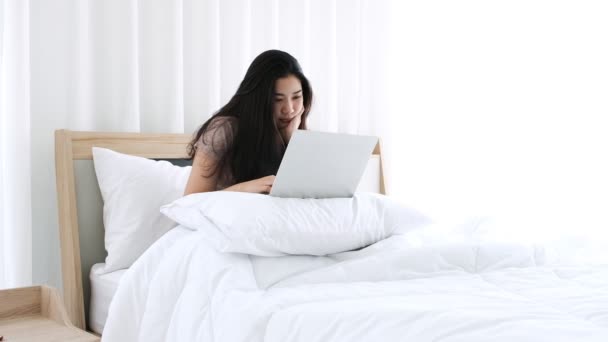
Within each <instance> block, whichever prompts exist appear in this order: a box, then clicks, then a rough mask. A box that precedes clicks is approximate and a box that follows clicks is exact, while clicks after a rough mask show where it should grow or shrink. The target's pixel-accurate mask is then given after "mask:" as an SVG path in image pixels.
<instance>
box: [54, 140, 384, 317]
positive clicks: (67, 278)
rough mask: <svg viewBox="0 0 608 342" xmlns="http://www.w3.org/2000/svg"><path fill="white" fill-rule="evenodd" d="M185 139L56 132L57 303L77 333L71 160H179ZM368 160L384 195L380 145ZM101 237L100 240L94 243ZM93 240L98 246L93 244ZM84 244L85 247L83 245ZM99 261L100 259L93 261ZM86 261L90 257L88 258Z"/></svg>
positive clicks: (77, 241)
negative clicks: (96, 155) (103, 154)
mask: <svg viewBox="0 0 608 342" xmlns="http://www.w3.org/2000/svg"><path fill="white" fill-rule="evenodd" d="M191 138H192V136H191V135H190V134H151V133H101V132H75V131H68V130H58V131H56V132H55V168H56V181H57V202H58V203H57V205H58V214H59V239H60V245H61V268H62V280H63V299H64V302H65V307H66V309H67V312H68V315H69V317H70V319H71V320H72V323H73V324H74V325H75V326H77V327H79V328H82V329H85V328H86V321H85V305H84V295H83V276H84V277H88V273H87V272H88V270H84V272H83V269H82V266H83V264H82V260H83V258H84V257H85V255H83V254H82V253H85V254H86V253H87V252H88V250H86V249H85V250H84V251H83V250H81V246H82V245H83V244H84V241H83V240H84V239H86V238H89V239H90V238H91V235H90V234H88V235H87V236H86V237H85V236H84V234H81V228H80V227H79V217H78V206H77V198H76V194H77V189H76V184H77V182H76V177H75V171H74V169H75V161H76V160H89V161H90V160H92V159H93V155H92V147H94V146H95V147H103V148H108V149H111V150H114V151H116V152H120V153H124V154H129V155H134V156H139V157H144V158H151V159H168V160H172V159H185V158H188V155H187V153H186V151H187V145H188V143H189V142H190V139H191ZM372 158H377V159H378V167H379V169H378V172H379V173H378V175H379V184H378V190H379V192H380V193H382V194H385V193H386V186H385V179H384V172H383V171H384V170H383V166H382V165H383V161H382V156H381V147H380V142H379V143H378V145H377V146H376V148H375V149H374V152H373V156H372ZM98 233H99V234H97V235H95V236H97V237H95V240H96V241H89V243H93V244H95V245H97V246H99V248H103V243H104V241H103V232H98ZM99 236H101V238H99ZM97 240H99V241H97ZM85 245H86V244H85ZM95 258H97V259H99V260H97V259H96V260H94V261H95V262H103V261H104V260H103V257H100V256H96V257H95ZM89 259H90V258H89Z"/></svg>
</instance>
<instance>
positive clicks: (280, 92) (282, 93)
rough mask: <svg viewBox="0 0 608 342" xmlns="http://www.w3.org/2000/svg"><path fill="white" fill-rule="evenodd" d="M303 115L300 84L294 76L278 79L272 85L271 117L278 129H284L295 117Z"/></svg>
mask: <svg viewBox="0 0 608 342" xmlns="http://www.w3.org/2000/svg"><path fill="white" fill-rule="evenodd" d="M302 113H304V98H303V94H302V84H301V83H300V80H299V79H298V78H297V77H296V76H294V75H289V76H287V77H283V78H279V79H277V80H276V82H275V84H274V105H273V113H272V114H273V117H274V120H275V122H276V124H277V127H278V128H279V129H282V128H285V127H287V126H288V125H289V122H290V121H291V120H293V119H294V118H295V117H297V116H299V115H302Z"/></svg>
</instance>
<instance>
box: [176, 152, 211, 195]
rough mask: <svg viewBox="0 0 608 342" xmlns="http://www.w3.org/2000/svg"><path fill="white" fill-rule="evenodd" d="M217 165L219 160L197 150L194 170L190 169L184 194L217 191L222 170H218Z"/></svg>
mask: <svg viewBox="0 0 608 342" xmlns="http://www.w3.org/2000/svg"><path fill="white" fill-rule="evenodd" d="M216 166H217V160H214V159H213V158H210V157H209V156H207V155H205V154H204V153H198V152H197V153H196V154H195V155H194V160H193V161H192V171H190V177H188V183H186V190H184V195H190V194H194V193H197V192H207V191H215V190H216V188H217V181H218V178H219V172H220V171H219V170H216Z"/></svg>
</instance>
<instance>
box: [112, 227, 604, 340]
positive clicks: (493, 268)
mask: <svg viewBox="0 0 608 342" xmlns="http://www.w3.org/2000/svg"><path fill="white" fill-rule="evenodd" d="M102 339H103V340H104V341H147V342H150V341H216V342H231V341H235V342H236V341H238V342H241V341H248V342H249V341H266V342H279V341H281V342H289V341H307V342H313V341H417V342H424V341H467V342H475V341H588V342H591V341H602V342H605V341H608V265H606V266H602V265H596V266H577V267H573V266H565V265H564V266H560V265H558V264H553V263H552V262H551V260H550V259H549V257H548V254H547V253H545V251H544V250H543V249H542V248H539V247H536V246H532V245H520V244H514V243H499V242H483V241H481V240H476V239H472V238H462V237H454V238H449V237H446V236H443V235H442V236H439V235H437V236H435V237H432V236H430V237H429V236H426V237H425V236H424V234H422V235H419V236H418V237H416V236H415V235H409V236H408V235H405V236H393V237H390V238H388V239H386V240H383V241H380V242H378V243H376V244H374V245H372V246H370V247H368V248H365V249H362V250H359V251H354V252H346V253H340V254H336V255H333V256H329V257H310V256H283V257H250V256H247V255H243V254H230V253H219V252H216V251H215V250H214V249H213V248H212V247H211V244H210V243H209V242H208V241H206V237H205V235H204V231H191V230H188V229H185V228H181V227H178V228H175V229H173V230H172V231H170V232H169V233H167V234H165V235H164V236H163V237H162V238H161V239H160V240H159V241H158V242H157V243H156V244H154V245H153V246H152V247H151V248H150V249H148V250H147V251H146V253H145V254H144V255H143V256H142V257H141V258H140V259H139V260H137V261H136V262H135V263H134V264H133V266H132V267H131V268H130V269H129V270H128V272H127V273H126V274H125V275H124V277H123V280H122V282H121V284H120V286H119V289H118V291H117V292H116V295H115V298H114V300H113V302H112V304H111V307H110V313H109V317H108V321H107V323H106V326H105V330H104V334H103V338H102Z"/></svg>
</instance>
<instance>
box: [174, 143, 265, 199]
mask: <svg viewBox="0 0 608 342" xmlns="http://www.w3.org/2000/svg"><path fill="white" fill-rule="evenodd" d="M216 166H217V160H216V159H214V158H210V157H209V156H206V155H205V154H204V153H196V154H195V155H194V161H193V162H192V171H191V172H190V177H189V178H188V183H187V184H186V190H185V191H184V196H186V195H190V194H194V193H198V192H208V191H215V190H216V189H217V181H218V178H219V173H220V170H216ZM214 171H215V172H214ZM273 183H274V175H270V176H266V177H262V178H258V179H254V180H250V181H247V182H242V183H238V184H234V185H232V186H230V187H228V188H226V189H224V190H225V191H240V192H253V193H259V194H267V193H269V192H270V190H271V189H272V184H273Z"/></svg>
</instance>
